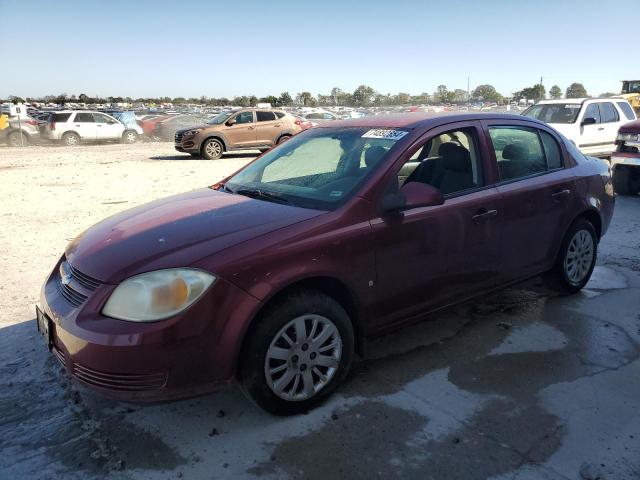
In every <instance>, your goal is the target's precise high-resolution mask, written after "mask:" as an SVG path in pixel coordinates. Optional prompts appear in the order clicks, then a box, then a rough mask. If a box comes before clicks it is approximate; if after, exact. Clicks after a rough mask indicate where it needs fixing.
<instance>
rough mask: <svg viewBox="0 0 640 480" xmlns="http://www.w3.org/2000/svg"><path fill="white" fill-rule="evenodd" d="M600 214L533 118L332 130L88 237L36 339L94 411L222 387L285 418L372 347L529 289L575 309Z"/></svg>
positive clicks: (576, 163)
mask: <svg viewBox="0 0 640 480" xmlns="http://www.w3.org/2000/svg"><path fill="white" fill-rule="evenodd" d="M251 113H253V112H251ZM613 208H614V196H613V190H612V186H611V178H610V176H609V168H608V166H607V165H605V164H604V162H602V161H600V160H598V159H594V158H591V157H586V156H584V155H583V154H582V153H580V151H579V150H578V149H577V148H576V147H575V145H574V144H573V143H572V142H570V141H569V140H567V139H566V138H564V137H562V136H561V135H560V134H558V133H557V132H556V131H555V130H553V129H552V128H550V127H549V126H547V125H545V124H544V123H542V122H538V121H536V120H533V119H530V118H527V117H520V116H514V115H497V114H496V115H494V114H465V115H447V116H436V117H433V116H432V117H429V116H425V115H423V114H420V113H413V114H406V115H403V116H388V117H381V116H377V117H368V118H364V119H357V120H348V121H338V122H333V123H332V124H326V125H324V126H318V127H316V128H312V129H309V130H306V131H304V132H302V133H300V134H299V135H296V136H294V137H293V138H291V139H290V140H289V141H287V142H284V143H281V144H280V145H278V146H277V147H275V148H273V149H272V150H271V151H269V152H268V153H266V154H264V155H262V156H261V157H258V158H257V159H256V160H255V161H253V162H252V163H249V164H248V165H247V166H245V167H244V168H242V169H241V170H240V171H238V172H237V173H235V174H233V175H231V176H230V177H228V178H226V179H224V180H223V181H221V182H219V183H217V184H216V185H214V186H212V187H210V188H205V189H201V190H196V191H193V192H189V193H184V194H180V195H177V196H173V197H169V198H166V199H162V200H157V201H155V202H152V203H150V204H147V205H143V206H138V207H136V208H134V209H132V210H128V211H125V212H122V213H120V214H118V215H115V216H112V217H110V218H108V219H106V220H103V221H102V222H100V223H98V224H97V225H95V226H93V227H91V228H89V229H88V230H87V231H85V232H84V233H82V234H81V235H80V236H78V237H77V238H76V239H75V240H74V241H72V242H71V243H70V244H69V246H68V247H67V248H66V251H65V252H64V254H63V255H62V256H61V258H60V259H59V261H58V262H57V264H56V265H55V268H54V269H53V271H52V272H51V274H50V275H49V277H48V278H47V280H46V282H45V284H44V287H43V289H42V294H41V297H40V302H39V307H38V309H37V318H38V325H39V329H40V331H41V332H42V333H43V334H44V335H45V337H46V342H47V343H48V345H49V347H50V348H51V349H52V350H53V352H54V353H55V355H56V357H57V358H58V359H59V360H60V361H61V362H62V364H63V365H64V366H65V368H66V370H67V372H68V373H69V374H71V375H72V377H73V378H75V379H77V380H78V381H80V382H82V383H84V384H85V385H88V386H90V387H92V388H94V389H96V390H98V391H100V392H103V393H106V394H110V395H114V396H118V397H120V398H128V399H134V400H139V401H143V400H150V401H156V400H160V399H172V398H179V397H182V396H185V395H190V394H194V393H202V392H205V391H210V390H214V389H215V388H217V387H219V386H220V385H222V384H225V383H227V382H229V381H231V380H232V379H234V378H236V379H238V380H239V382H240V383H241V384H242V386H243V390H244V391H245V392H247V393H248V395H249V396H250V397H251V398H252V399H253V400H255V402H256V403H257V404H258V405H260V406H261V407H263V408H264V409H266V410H268V411H270V412H273V413H275V414H293V413H297V412H302V411H306V410H308V409H309V408H311V407H313V406H315V405H317V404H318V403H319V402H320V401H322V399H323V398H325V397H326V396H327V395H329V394H330V393H331V392H332V391H334V390H335V388H336V387H337V386H338V384H339V383H340V382H341V381H343V380H344V379H345V377H346V375H347V372H348V371H349V368H350V366H351V362H352V359H353V357H354V353H356V352H361V351H362V348H363V347H362V346H363V343H364V341H365V339H366V338H367V337H368V336H371V335H377V334H380V333H382V332H386V331H389V330H392V329H395V328H398V327H400V326H402V325H406V324H408V323H411V322H415V321H417V320H420V319H423V318H425V315H427V314H428V313H429V312H432V311H434V310H437V309H440V308H443V307H445V306H447V305H451V304H453V303H458V302H463V301H467V300H469V299H471V298H475V297H480V296H483V295H485V294H487V293H489V292H493V291H495V290H496V289H499V288H503V287H506V286H509V285H513V284H514V283H516V282H519V281H523V280H525V279H529V278H531V277H533V276H536V275H545V278H546V279H547V280H548V282H549V284H550V285H553V286H554V287H555V288H558V289H559V290H561V291H563V292H567V293H575V292H577V291H579V290H580V289H581V288H582V287H584V285H585V284H586V283H587V281H588V280H589V277H590V276H591V273H592V271H593V268H594V265H595V262H596V254H597V248H598V242H599V240H600V239H601V237H602V236H603V235H604V234H605V232H606V231H607V228H608V226H609V223H610V221H611V216H612V213H613Z"/></svg>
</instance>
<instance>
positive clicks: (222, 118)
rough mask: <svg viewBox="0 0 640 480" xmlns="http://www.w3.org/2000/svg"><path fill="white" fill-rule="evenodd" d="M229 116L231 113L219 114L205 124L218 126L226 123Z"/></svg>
mask: <svg viewBox="0 0 640 480" xmlns="http://www.w3.org/2000/svg"><path fill="white" fill-rule="evenodd" d="M231 115H233V112H224V113H220V114H218V115H216V116H215V117H213V118H212V119H211V120H209V121H208V122H207V124H209V125H220V124H222V123H224V122H226V121H227V120H228V119H229V117H230V116H231Z"/></svg>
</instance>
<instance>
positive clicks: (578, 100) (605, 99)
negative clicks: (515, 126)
mask: <svg viewBox="0 0 640 480" xmlns="http://www.w3.org/2000/svg"><path fill="white" fill-rule="evenodd" d="M621 100H622V101H626V100H625V99H624V98H623V97H618V96H616V97H602V98H563V99H560V100H540V101H539V102H538V103H536V105H540V104H542V105H546V104H553V103H556V104H557V103H561V104H567V103H584V102H611V101H615V102H619V101H621Z"/></svg>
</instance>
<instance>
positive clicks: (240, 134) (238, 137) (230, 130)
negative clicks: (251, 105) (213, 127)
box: [224, 111, 257, 148]
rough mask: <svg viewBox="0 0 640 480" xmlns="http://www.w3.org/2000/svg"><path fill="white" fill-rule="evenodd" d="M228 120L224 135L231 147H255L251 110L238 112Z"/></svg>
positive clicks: (254, 130)
mask: <svg viewBox="0 0 640 480" xmlns="http://www.w3.org/2000/svg"><path fill="white" fill-rule="evenodd" d="M229 120H230V121H231V122H229ZM229 120H228V121H227V124H226V128H225V129H224V135H225V136H226V138H227V140H228V141H229V143H230V144H231V148H248V147H255V146H256V142H257V140H256V124H255V118H254V114H253V111H244V112H238V113H237V114H235V115H234V116H233V117H231V118H230V119H229ZM229 123H231V125H229Z"/></svg>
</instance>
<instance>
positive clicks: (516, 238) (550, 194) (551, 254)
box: [483, 120, 575, 282]
mask: <svg viewBox="0 0 640 480" xmlns="http://www.w3.org/2000/svg"><path fill="white" fill-rule="evenodd" d="M483 124H484V126H485V128H486V129H487V131H488V133H489V138H490V139H491V147H492V148H491V149H490V154H491V156H492V157H493V158H492V161H494V162H496V164H497V166H498V175H499V183H498V187H497V188H498V191H499V192H500V194H501V195H502V217H501V218H502V232H503V235H502V244H501V247H500V248H501V250H502V253H503V255H502V271H501V273H500V277H499V280H500V282H509V281H513V280H516V279H522V278H527V277H530V276H533V275H536V274H539V273H542V272H544V271H546V270H548V269H550V268H551V267H552V265H553V263H554V261H555V256H556V253H557V251H558V248H559V245H560V241H561V239H562V236H563V235H564V232H565V229H566V227H567V221H568V219H567V216H568V208H567V206H568V204H569V202H570V201H571V199H572V198H573V194H574V190H575V186H574V181H573V175H572V174H571V172H570V170H569V169H566V168H565V158H564V157H565V155H564V153H563V152H564V148H563V147H562V146H561V144H562V142H560V141H559V139H558V137H557V136H556V134H555V133H553V132H552V130H551V129H547V128H546V127H542V126H539V125H532V124H527V123H525V122H519V121H517V120H509V121H483Z"/></svg>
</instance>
